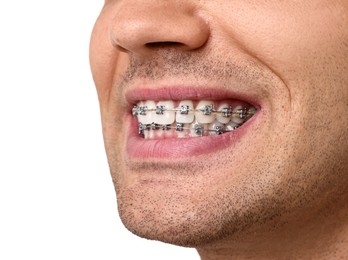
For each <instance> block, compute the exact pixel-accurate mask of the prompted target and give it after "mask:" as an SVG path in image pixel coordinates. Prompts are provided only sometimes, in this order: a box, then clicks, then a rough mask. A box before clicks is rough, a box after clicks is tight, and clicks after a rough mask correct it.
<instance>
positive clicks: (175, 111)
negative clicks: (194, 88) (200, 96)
mask: <svg viewBox="0 0 348 260" xmlns="http://www.w3.org/2000/svg"><path fill="white" fill-rule="evenodd" d="M193 103H194V102H193V101H191V100H184V101H180V102H174V101H170V100H168V101H158V102H157V104H156V102H155V101H152V100H148V101H139V102H138V103H137V105H136V106H134V107H133V108H132V114H133V115H134V116H135V117H137V118H138V122H139V135H140V136H143V137H144V138H145V139H158V138H175V137H177V138H187V137H196V136H207V135H220V134H224V133H226V132H231V131H234V130H235V129H237V128H238V127H240V126H241V125H242V124H244V123H245V122H246V121H247V120H249V119H250V118H251V117H252V116H253V115H254V114H255V113H256V108H255V107H253V106H251V105H250V104H247V103H244V102H241V101H233V100H232V101H230V102H226V101H224V102H216V103H215V104H214V102H213V101H209V100H203V101H199V102H198V104H197V106H196V108H194V104H193ZM214 105H216V107H217V109H215V106H214Z"/></svg>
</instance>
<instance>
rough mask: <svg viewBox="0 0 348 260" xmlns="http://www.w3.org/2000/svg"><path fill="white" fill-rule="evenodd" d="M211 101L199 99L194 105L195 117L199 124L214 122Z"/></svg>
mask: <svg viewBox="0 0 348 260" xmlns="http://www.w3.org/2000/svg"><path fill="white" fill-rule="evenodd" d="M213 109H214V102H213V101H206V100H202V101H200V102H199V103H198V104H197V106H196V112H195V118H196V120H197V122H198V123H199V124H210V123H212V122H214V120H215V116H214V114H213Z"/></svg>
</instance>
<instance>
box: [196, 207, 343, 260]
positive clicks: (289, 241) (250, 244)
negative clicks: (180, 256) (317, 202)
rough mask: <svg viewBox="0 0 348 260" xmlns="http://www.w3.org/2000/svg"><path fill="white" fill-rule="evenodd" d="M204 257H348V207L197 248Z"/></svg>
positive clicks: (208, 258)
mask: <svg viewBox="0 0 348 260" xmlns="http://www.w3.org/2000/svg"><path fill="white" fill-rule="evenodd" d="M273 224H274V223H273ZM197 251H198V253H199V255H200V256H201V259H202V260H213V259H219V260H224V259H234V260H238V259H258V260H262V259H268V260H269V259H318V260H320V259H345V257H347V256H348V210H347V209H345V208H344V209H342V208H341V209H340V210H337V209H336V210H330V211H329V210H328V211H327V212H325V213H323V212H317V214H315V216H313V215H312V216H311V217H306V216H301V218H300V217H298V218H297V220H296V221H292V222H291V223H290V222H287V223H286V224H283V225H281V227H280V226H279V224H278V227H274V226H273V227H271V225H269V226H268V230H266V229H265V228H264V229H263V230H260V229H258V230H252V231H251V230H250V231H248V232H247V234H243V235H236V236H233V238H228V239H225V240H224V241H218V242H215V243H214V244H210V245H206V246H202V247H199V248H197Z"/></svg>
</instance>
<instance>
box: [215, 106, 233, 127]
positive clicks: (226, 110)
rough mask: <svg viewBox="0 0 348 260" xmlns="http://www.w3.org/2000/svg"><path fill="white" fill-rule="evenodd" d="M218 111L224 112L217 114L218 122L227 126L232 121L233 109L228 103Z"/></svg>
mask: <svg viewBox="0 0 348 260" xmlns="http://www.w3.org/2000/svg"><path fill="white" fill-rule="evenodd" d="M217 110H218V111H223V113H218V114H216V120H217V121H219V122H220V123H222V124H227V123H228V122H230V120H231V116H232V107H231V106H230V105H229V104H227V103H222V104H221V105H220V106H219V107H218V109H217Z"/></svg>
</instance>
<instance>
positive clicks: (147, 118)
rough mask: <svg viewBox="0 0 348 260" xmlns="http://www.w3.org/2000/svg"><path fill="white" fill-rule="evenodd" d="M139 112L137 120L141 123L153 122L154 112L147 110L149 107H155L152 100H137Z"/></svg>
mask: <svg viewBox="0 0 348 260" xmlns="http://www.w3.org/2000/svg"><path fill="white" fill-rule="evenodd" d="M138 106H139V108H140V112H139V114H138V121H139V122H140V123H142V124H151V123H152V122H153V116H154V112H153V111H149V109H154V108H155V107H156V105H155V102H154V101H145V102H144V101H142V102H139V105H138Z"/></svg>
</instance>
